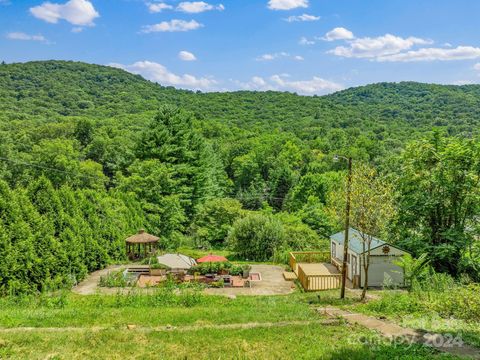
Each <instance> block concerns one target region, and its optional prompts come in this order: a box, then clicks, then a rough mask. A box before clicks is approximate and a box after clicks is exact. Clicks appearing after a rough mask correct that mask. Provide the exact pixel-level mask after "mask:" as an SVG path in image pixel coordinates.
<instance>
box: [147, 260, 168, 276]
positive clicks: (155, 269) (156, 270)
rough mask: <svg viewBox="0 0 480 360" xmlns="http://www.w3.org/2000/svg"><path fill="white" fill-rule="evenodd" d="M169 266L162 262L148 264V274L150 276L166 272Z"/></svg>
mask: <svg viewBox="0 0 480 360" xmlns="http://www.w3.org/2000/svg"><path fill="white" fill-rule="evenodd" d="M169 269H170V268H169V267H168V266H166V265H163V264H159V263H156V264H150V275H151V276H162V275H166V274H167V270H169Z"/></svg>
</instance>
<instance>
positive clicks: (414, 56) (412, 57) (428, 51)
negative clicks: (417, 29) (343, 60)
mask: <svg viewBox="0 0 480 360" xmlns="http://www.w3.org/2000/svg"><path fill="white" fill-rule="evenodd" d="M478 58H480V48H478V47H473V46H458V47H456V48H451V49H450V48H448V49H445V48H423V49H418V50H411V51H407V52H402V53H397V54H391V55H384V56H379V57H378V58H377V59H376V60H377V61H391V62H393V61H400V62H412V61H452V60H470V59H478Z"/></svg>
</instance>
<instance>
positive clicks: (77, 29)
mask: <svg viewBox="0 0 480 360" xmlns="http://www.w3.org/2000/svg"><path fill="white" fill-rule="evenodd" d="M82 31H83V28H82V27H74V28H72V32H73V33H76V34H78V33H81V32H82Z"/></svg>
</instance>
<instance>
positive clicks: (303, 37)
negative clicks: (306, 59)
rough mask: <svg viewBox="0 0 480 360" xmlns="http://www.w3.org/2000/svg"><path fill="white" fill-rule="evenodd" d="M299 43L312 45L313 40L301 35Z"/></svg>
mask: <svg viewBox="0 0 480 360" xmlns="http://www.w3.org/2000/svg"><path fill="white" fill-rule="evenodd" d="M298 43H299V44H300V45H314V44H315V41H314V40H308V39H307V38H306V37H305V36H302V37H301V38H300V40H299V41H298Z"/></svg>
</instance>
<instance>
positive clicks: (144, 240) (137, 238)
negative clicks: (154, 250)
mask: <svg viewBox="0 0 480 360" xmlns="http://www.w3.org/2000/svg"><path fill="white" fill-rule="evenodd" d="M159 239H160V238H158V237H156V236H154V235H151V234H149V233H146V232H145V230H143V229H140V230H139V231H138V233H137V234H135V235H132V236H130V237H129V238H127V239H126V240H125V241H126V242H127V243H130V244H148V243H155V242H157V241H158V240H159Z"/></svg>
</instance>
